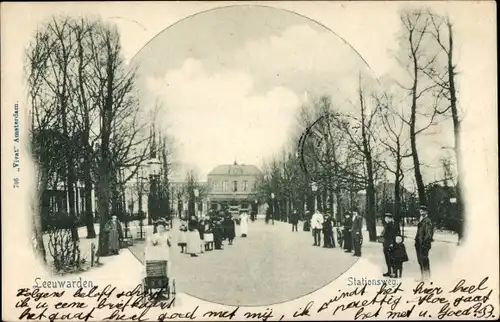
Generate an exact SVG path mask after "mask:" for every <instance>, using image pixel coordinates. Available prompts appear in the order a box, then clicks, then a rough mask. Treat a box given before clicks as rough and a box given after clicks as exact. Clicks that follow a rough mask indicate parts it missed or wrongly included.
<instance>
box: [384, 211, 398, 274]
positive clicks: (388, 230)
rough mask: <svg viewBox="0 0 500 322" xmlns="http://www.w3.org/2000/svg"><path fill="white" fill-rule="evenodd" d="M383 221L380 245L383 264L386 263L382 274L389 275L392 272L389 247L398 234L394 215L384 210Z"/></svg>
mask: <svg viewBox="0 0 500 322" xmlns="http://www.w3.org/2000/svg"><path fill="white" fill-rule="evenodd" d="M384 222H385V227H384V231H383V232H382V236H381V237H382V238H383V241H382V247H383V250H384V257H385V264H386V265H387V272H386V273H384V274H383V275H384V276H386V277H387V276H391V274H392V273H394V272H393V271H392V265H391V263H392V262H391V258H390V252H389V251H390V248H391V247H392V245H393V244H394V243H395V242H396V236H397V235H399V226H398V225H396V223H395V222H394V217H393V215H392V214H391V213H390V212H386V213H385V214H384Z"/></svg>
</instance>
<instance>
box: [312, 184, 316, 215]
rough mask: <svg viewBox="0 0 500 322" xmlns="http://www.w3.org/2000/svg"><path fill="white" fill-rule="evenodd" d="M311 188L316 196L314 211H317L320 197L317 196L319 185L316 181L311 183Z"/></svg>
mask: <svg viewBox="0 0 500 322" xmlns="http://www.w3.org/2000/svg"><path fill="white" fill-rule="evenodd" d="M311 190H312V192H313V197H314V209H313V212H316V211H317V209H318V198H317V196H316V191H318V185H317V183H316V182H313V183H311Z"/></svg>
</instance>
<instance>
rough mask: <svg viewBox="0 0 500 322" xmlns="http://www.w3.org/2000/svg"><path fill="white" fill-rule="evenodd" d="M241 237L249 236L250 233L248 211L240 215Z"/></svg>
mask: <svg viewBox="0 0 500 322" xmlns="http://www.w3.org/2000/svg"><path fill="white" fill-rule="evenodd" d="M240 230H241V237H247V234H248V215H247V213H246V212H244V213H242V214H241V215H240Z"/></svg>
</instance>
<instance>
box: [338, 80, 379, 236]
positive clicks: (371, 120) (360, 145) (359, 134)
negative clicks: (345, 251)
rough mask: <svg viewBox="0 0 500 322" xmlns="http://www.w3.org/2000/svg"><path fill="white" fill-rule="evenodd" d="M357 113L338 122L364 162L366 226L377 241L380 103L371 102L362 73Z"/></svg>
mask: <svg viewBox="0 0 500 322" xmlns="http://www.w3.org/2000/svg"><path fill="white" fill-rule="evenodd" d="M358 86H359V87H358V99H359V102H358V105H357V113H350V114H349V115H348V116H347V121H346V120H345V119H344V120H342V119H340V120H339V121H338V122H337V124H338V126H339V127H340V128H341V129H343V130H344V131H345V133H346V134H347V135H348V137H349V138H350V141H351V143H352V145H353V146H354V148H355V149H356V150H357V151H358V152H359V155H360V156H361V157H362V160H363V164H364V170H365V174H364V176H363V177H364V178H363V179H364V181H365V186H366V218H365V220H366V227H367V229H368V234H369V239H370V241H376V239H377V230H376V220H375V192H376V191H375V177H376V172H377V171H378V169H377V162H376V157H377V151H376V146H377V144H376V143H377V142H376V141H377V135H376V134H375V129H376V128H377V123H376V122H377V115H378V112H379V106H378V104H369V102H367V100H366V94H365V92H364V88H363V82H362V77H361V74H360V75H359V85H358Z"/></svg>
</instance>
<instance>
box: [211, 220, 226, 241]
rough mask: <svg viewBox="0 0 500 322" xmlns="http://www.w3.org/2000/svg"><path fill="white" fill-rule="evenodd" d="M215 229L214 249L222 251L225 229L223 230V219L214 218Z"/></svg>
mask: <svg viewBox="0 0 500 322" xmlns="http://www.w3.org/2000/svg"><path fill="white" fill-rule="evenodd" d="M212 223H213V228H212V233H213V234H214V248H215V249H222V246H223V245H222V240H223V239H224V229H223V228H222V218H220V217H214V218H212Z"/></svg>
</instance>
